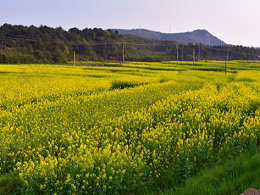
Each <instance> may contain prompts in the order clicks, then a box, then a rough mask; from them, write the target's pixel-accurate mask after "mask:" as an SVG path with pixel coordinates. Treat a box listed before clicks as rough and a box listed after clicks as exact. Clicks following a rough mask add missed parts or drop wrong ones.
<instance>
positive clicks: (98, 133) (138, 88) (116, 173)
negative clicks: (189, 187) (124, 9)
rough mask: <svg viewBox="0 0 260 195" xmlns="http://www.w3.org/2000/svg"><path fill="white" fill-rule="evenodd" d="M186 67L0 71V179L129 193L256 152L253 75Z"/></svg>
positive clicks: (47, 188)
mask: <svg viewBox="0 0 260 195" xmlns="http://www.w3.org/2000/svg"><path fill="white" fill-rule="evenodd" d="M204 64H206V63H204ZM209 65H210V66H213V65H214V62H211V64H209ZM138 66H139V67H138ZM203 66H204V65H202V66H201V67H202V68H203ZM232 66H234V67H239V62H237V63H235V62H234V64H232ZM189 67H191V65H190V64H188V63H187V64H186V65H183V66H181V65H179V66H177V65H176V64H173V65H171V64H170V63H168V64H167V63H166V64H164V63H150V64H148V63H147V64H141V63H129V64H127V63H126V66H125V67H124V68H122V67H112V66H106V67H90V66H75V67H73V66H66V65H0V92H1V94H0V95H1V96H0V135H1V136H0V158H1V160H0V173H1V174H5V173H10V172H14V173H15V174H17V177H19V180H20V181H21V185H19V189H18V190H19V191H20V193H22V194H131V193H135V194H136V193H138V190H139V189H142V188H145V186H147V185H149V184H153V183H156V181H158V180H160V179H161V178H162V177H163V175H164V174H165V172H167V171H171V172H172V173H173V174H175V175H178V176H179V177H180V178H182V179H183V180H185V179H186V178H188V177H189V176H190V175H191V174H192V173H194V172H196V171H198V170H200V169H201V168H202V167H205V166H207V165H209V164H212V163H215V162H217V161H221V159H222V157H223V156H229V157H230V158H234V157H236V156H238V155H239V154H240V153H242V152H243V151H244V150H246V149H248V148H250V147H251V146H255V145H256V144H257V140H259V136H260V130H259V128H260V109H259V105H260V96H259V95H260V72H259V71H258V70H251V69H249V70H236V71H235V72H234V71H233V70H234V69H232V70H230V71H229V72H227V74H225V72H223V71H208V70H207V71H196V70H194V71H193V70H190V68H189ZM201 67H200V69H202V68H201Z"/></svg>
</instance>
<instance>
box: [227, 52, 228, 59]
mask: <svg viewBox="0 0 260 195" xmlns="http://www.w3.org/2000/svg"><path fill="white" fill-rule="evenodd" d="M227 61H228V50H227Z"/></svg>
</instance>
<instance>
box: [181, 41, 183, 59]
mask: <svg viewBox="0 0 260 195" xmlns="http://www.w3.org/2000/svg"><path fill="white" fill-rule="evenodd" d="M181 62H183V45H182V50H181Z"/></svg>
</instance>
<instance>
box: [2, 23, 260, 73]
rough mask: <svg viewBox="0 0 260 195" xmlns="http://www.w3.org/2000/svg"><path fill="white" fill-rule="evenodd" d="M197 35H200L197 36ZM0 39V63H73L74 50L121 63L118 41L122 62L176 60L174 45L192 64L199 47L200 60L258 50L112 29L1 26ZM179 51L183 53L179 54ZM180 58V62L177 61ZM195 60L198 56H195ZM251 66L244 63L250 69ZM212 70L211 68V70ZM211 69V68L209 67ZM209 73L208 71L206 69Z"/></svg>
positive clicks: (234, 56)
mask: <svg viewBox="0 0 260 195" xmlns="http://www.w3.org/2000/svg"><path fill="white" fill-rule="evenodd" d="M198 36H200V35H198ZM0 37H5V38H4V39H2V40H1V39H0V41H1V42H2V43H3V45H4V51H3V52H2V51H1V53H0V63H9V64H12V63H49V64H53V63H57V64H61V63H67V61H70V60H73V57H74V56H73V54H74V51H75V52H76V59H77V60H78V61H87V60H93V61H97V60H100V61H107V60H116V61H118V62H119V61H122V59H123V53H122V41H123V42H125V55H124V58H125V60H128V61H143V62H161V61H173V60H177V49H176V45H179V47H178V48H179V61H180V60H184V61H192V60H193V55H192V53H193V49H195V50H196V53H197V51H198V49H199V48H200V60H201V59H204V60H225V59H226V52H227V50H228V51H229V59H232V60H248V59H249V56H248V55H247V53H250V54H252V55H251V59H250V60H257V59H258V57H257V56H259V55H258V53H259V50H258V49H254V48H248V47H242V46H232V47H231V46H212V47H208V46H206V45H200V44H193V43H177V42H175V41H165V40H155V39H154V40H153V39H147V38H142V37H138V36H133V35H119V34H118V32H113V31H112V30H110V29H108V30H106V31H105V30H102V29H100V28H99V29H98V28H94V29H88V28H85V29H83V30H79V29H77V28H71V29H69V31H65V30H63V29H62V28H61V27H58V28H55V29H53V28H50V27H47V26H40V27H38V28H37V27H35V26H30V27H26V26H22V25H9V24H4V25H2V26H1V27H0ZM182 51H183V53H182ZM181 55H182V56H183V59H181V58H182V57H180V56H181ZM195 58H196V59H195V60H196V61H197V60H198V56H197V55H196V56H195ZM251 65H252V63H248V66H251ZM212 68H213V67H212ZM213 69H214V68H213ZM209 70H210V69H209Z"/></svg>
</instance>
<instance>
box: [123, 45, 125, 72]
mask: <svg viewBox="0 0 260 195" xmlns="http://www.w3.org/2000/svg"><path fill="white" fill-rule="evenodd" d="M124 65H125V43H123V68H124Z"/></svg>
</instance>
